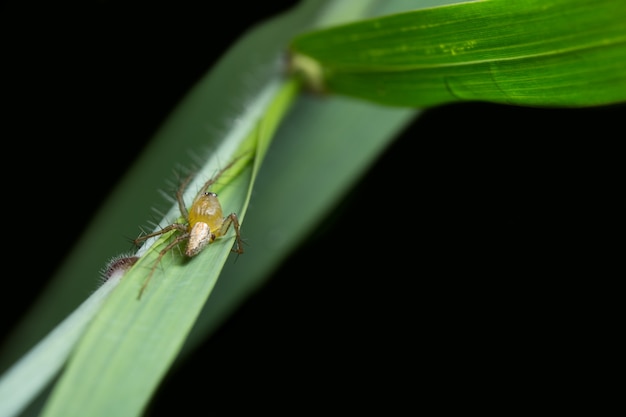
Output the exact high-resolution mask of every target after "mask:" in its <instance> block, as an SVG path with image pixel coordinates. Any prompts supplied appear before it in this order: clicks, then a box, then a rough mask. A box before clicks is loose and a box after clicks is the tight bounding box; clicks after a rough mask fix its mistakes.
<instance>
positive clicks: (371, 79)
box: [291, 0, 626, 107]
mask: <svg viewBox="0 0 626 417" xmlns="http://www.w3.org/2000/svg"><path fill="white" fill-rule="evenodd" d="M625 21H626V3H624V2H616V1H612V0H600V1H595V0H551V1H545V0H527V1H519V2H513V3H512V2H510V1H506V0H486V1H477V2H469V3H466V4H459V5H450V6H445V7H439V8H431V9H424V10H417V11H412V12H407V13H400V14H394V15H390V16H385V17H380V18H375V19H370V20H367V21H361V22H356V23H352V24H347V25H343V26H338V27H335V28H329V29H325V30H319V31H315V32H311V33H308V34H303V35H300V36H299V37H297V38H296V39H295V40H294V42H293V43H292V45H291V47H292V50H293V51H294V52H295V53H296V59H295V65H296V66H298V65H299V64H298V63H299V62H304V64H303V65H304V67H303V68H302V69H303V70H304V71H305V72H307V73H308V74H310V78H312V79H313V80H314V81H313V83H314V85H324V86H325V88H327V89H328V90H329V91H330V92H332V93H335V94H345V95H349V96H354V97H360V98H364V99H368V100H372V101H375V102H378V103H383V104H390V105H398V106H412V107H424V106H432V105H436V104H441V103H449V102H455V101H461V100H482V101H492V102H498V103H507V104H516V105H532V106H592V105H602V104H610V103H616V102H621V101H624V100H626V75H625V74H626V31H625V26H624V22H625ZM320 77H321V79H320Z"/></svg>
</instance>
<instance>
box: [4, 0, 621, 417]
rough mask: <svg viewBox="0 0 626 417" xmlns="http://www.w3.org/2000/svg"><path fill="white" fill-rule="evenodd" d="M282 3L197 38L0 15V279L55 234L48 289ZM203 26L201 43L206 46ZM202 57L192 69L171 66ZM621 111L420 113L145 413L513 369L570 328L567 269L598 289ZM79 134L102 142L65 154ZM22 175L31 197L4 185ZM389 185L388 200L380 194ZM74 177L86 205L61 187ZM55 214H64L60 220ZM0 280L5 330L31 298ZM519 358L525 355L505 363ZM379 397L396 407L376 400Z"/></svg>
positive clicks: (91, 10) (24, 12) (183, 7)
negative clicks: (396, 197) (112, 201)
mask: <svg viewBox="0 0 626 417" xmlns="http://www.w3.org/2000/svg"><path fill="white" fill-rule="evenodd" d="M255 4H257V3H255ZM294 4H296V2H295V1H292V2H286V1H282V2H259V3H258V4H257V5H256V6H251V5H246V9H245V10H242V7H241V6H240V5H238V4H235V3H233V4H228V3H223V4H220V6H219V9H218V10H219V16H220V18H219V21H220V26H219V27H217V26H215V25H207V24H206V16H207V14H208V13H211V14H212V15H215V14H216V13H218V11H210V12H209V11H208V10H206V9H207V7H204V8H203V7H199V6H198V5H197V4H196V3H193V2H177V3H176V4H175V5H174V4H173V3H172V4H171V5H168V6H155V5H154V4H148V3H146V4H139V3H137V2H107V1H101V2H92V3H85V4H79V5H74V4H72V5H70V4H59V3H54V4H52V2H50V3H45V4H38V5H35V4H33V3H29V4H26V3H23V2H15V1H14V2H4V4H3V6H2V9H0V10H2V12H1V13H0V14H1V15H2V17H0V19H1V22H2V25H1V26H2V29H1V30H2V44H3V46H2V54H3V59H2V62H3V65H2V67H3V68H2V101H3V110H2V112H3V117H2V125H3V126H2V132H3V133H2V135H3V141H2V142H3V145H4V151H3V161H4V163H3V164H2V174H3V175H2V177H3V179H4V187H3V192H4V195H5V198H4V199H3V201H4V202H5V204H4V205H3V206H4V208H3V210H4V216H3V217H4V219H5V233H4V235H5V236H6V237H5V239H6V241H5V245H4V259H5V263H6V265H7V266H8V267H11V266H13V265H16V264H17V265H19V264H20V263H25V262H29V259H30V256H29V255H30V254H31V253H32V251H36V250H37V246H38V245H37V236H40V234H41V233H53V234H55V242H56V243H55V246H54V247H52V248H49V250H48V249H47V250H46V251H47V252H49V253H50V255H49V256H50V258H49V261H48V262H47V263H46V264H45V265H42V266H41V267H42V268H43V269H44V273H43V274H42V275H43V276H50V275H51V274H52V273H53V271H54V269H55V268H56V267H57V266H58V263H59V262H60V261H61V260H62V259H63V258H64V256H65V254H66V253H67V252H68V251H69V250H70V249H71V247H72V243H73V242H74V240H75V239H76V238H77V237H78V236H79V235H80V233H81V231H82V230H83V229H84V228H85V227H86V225H87V222H88V221H89V219H90V218H91V215H92V213H93V212H94V211H95V210H96V209H97V207H98V206H99V204H100V203H101V201H102V200H103V199H105V198H106V195H107V190H110V189H111V188H112V187H113V186H114V185H115V183H116V182H117V180H118V179H119V178H120V177H121V176H122V175H123V173H124V171H125V169H126V168H127V167H128V166H129V165H130V164H132V162H133V160H134V158H135V157H136V156H137V155H138V154H139V153H140V152H141V149H142V147H143V146H144V144H145V143H146V142H147V141H148V140H149V139H150V137H151V136H152V134H153V133H154V132H155V130H156V129H157V128H158V126H159V124H160V123H161V121H162V120H163V118H165V117H166V116H167V114H168V113H169V112H170V111H171V110H172V108H173V107H174V106H175V105H176V103H177V101H178V100H179V99H181V98H182V96H183V95H184V94H185V92H186V91H187V90H188V89H189V88H190V87H191V86H192V85H193V83H194V82H195V81H196V80H197V79H198V78H199V77H200V76H201V75H202V74H204V73H205V72H206V71H207V70H208V69H209V68H210V67H211V65H212V64H213V63H214V62H215V61H216V60H217V59H219V57H220V55H221V54H222V53H223V52H224V51H225V50H226V49H227V48H228V47H229V46H230V45H231V44H232V42H233V41H234V40H235V39H236V38H237V37H238V36H239V35H240V34H241V33H243V31H244V30H245V29H246V28H249V27H250V26H251V25H252V24H254V23H257V22H259V21H261V20H262V19H264V18H266V17H271V16H273V15H275V14H276V13H278V12H280V11H282V10H286V9H287V8H288V7H290V6H291V5H294ZM250 7H252V8H250ZM254 7H256V8H254ZM242 13H243V15H242ZM216 32H219V33H220V36H219V42H217V41H215V40H212V41H211V42H210V43H207V42H205V40H204V39H203V36H204V35H206V36H207V37H209V36H210V35H211V34H213V33H216ZM200 48H203V49H205V50H206V54H204V55H202V56H199V55H198V54H197V53H188V51H194V50H198V49H200ZM155 86H158V88H155ZM625 114H626V108H625V107H624V106H623V105H618V106H608V107H603V108H595V109H577V110H565V109H532V108H518V107H512V106H501V105H493V104H485V103H464V104H455V105H448V106H441V107H438V108H434V109H430V110H428V111H426V112H425V113H424V114H423V115H422V117H420V118H419V119H418V120H416V121H415V122H414V123H413V124H412V125H411V126H409V127H408V128H407V129H406V131H404V132H403V134H402V135H401V136H400V137H399V138H398V140H397V141H396V142H395V143H394V145H393V146H392V147H391V148H390V149H389V150H388V152H386V153H385V155H383V156H382V157H381V159H380V161H378V163H377V164H376V165H375V166H374V167H372V169H371V171H370V172H369V173H368V175H367V176H366V177H365V178H364V179H363V181H361V183H360V185H359V186H358V187H357V188H356V189H355V190H354V191H353V192H352V193H351V194H350V195H348V196H346V199H345V201H344V203H343V204H342V205H341V207H339V208H337V210H336V211H335V212H334V214H333V216H331V217H330V218H329V219H328V221H327V222H325V224H324V225H321V226H320V228H319V231H318V233H316V235H315V236H313V237H312V238H311V239H310V240H309V241H308V242H307V243H306V244H305V245H304V246H303V247H302V248H301V250H299V251H298V252H297V253H296V254H295V255H294V256H292V257H291V258H290V259H289V261H288V262H287V263H286V264H285V265H284V267H283V268H282V269H281V270H280V271H278V273H277V274H276V275H275V277H274V278H273V279H272V280H271V282H270V283H269V285H268V286H267V287H266V288H265V289H263V290H262V291H260V292H259V293H258V294H256V295H255V296H254V297H253V298H252V299H251V300H250V302H249V303H247V304H246V305H245V306H244V307H243V308H242V309H241V310H240V311H239V312H238V313H237V314H235V316H234V317H233V318H232V319H231V320H229V322H228V323H227V324H226V325H225V326H224V327H223V328H222V329H220V331H219V332H218V333H217V334H216V336H215V337H214V338H212V339H211V340H210V341H208V342H207V343H206V344H205V345H203V346H202V347H201V348H200V349H199V350H198V351H197V352H196V353H195V354H194V355H193V358H192V359H193V360H190V361H189V362H188V365H187V366H184V367H182V368H180V369H177V370H176V371H175V372H173V374H172V375H171V376H170V377H169V378H168V379H166V381H165V383H164V384H163V386H162V388H161V389H160V390H159V393H158V395H157V397H156V401H155V403H154V405H153V407H151V408H150V414H151V415H166V414H168V415H169V414H170V412H171V407H175V409H176V410H177V412H179V413H184V414H187V413H189V412H191V411H190V410H193V409H195V408H196V407H206V404H207V403H208V404H210V406H209V407H210V408H211V411H212V414H229V415H230V414H232V413H234V412H237V411H244V410H246V409H248V408H249V407H255V409H256V410H258V411H261V410H266V411H289V410H291V407H292V405H291V404H294V403H295V404H298V407H304V408H307V409H308V408H309V407H320V409H323V408H324V407H326V406H328V405H329V404H330V403H331V402H332V401H339V402H340V403H341V404H344V405H351V404H354V406H355V407H356V406H357V405H358V407H362V405H363V404H364V403H368V404H369V403H372V404H373V405H376V404H377V403H378V402H379V401H381V402H385V407H392V406H393V404H394V403H396V402H397V403H399V404H405V405H406V404H407V401H408V402H410V399H411V398H412V395H414V392H413V391H412V389H413V388H411V387H412V385H411V384H408V385H407V384H405V383H401V381H406V380H407V378H408V380H410V381H416V383H417V384H419V385H420V386H423V385H427V386H429V387H430V388H429V389H430V390H432V392H437V394H435V395H440V394H441V392H438V391H437V389H436V388H435V387H440V386H442V385H443V386H448V384H449V381H448V379H447V378H446V376H447V375H449V374H453V375H455V378H456V379H457V380H458V381H459V382H460V383H464V382H466V381H465V378H470V376H471V375H476V374H480V372H481V371H480V369H481V365H480V364H481V363H484V362H488V363H493V360H494V359H493V358H498V359H495V360H496V361H498V360H500V359H501V360H502V361H504V362H506V363H507V364H508V365H507V366H508V367H509V368H508V369H509V371H510V370H511V369H517V370H520V369H523V368H524V366H528V367H532V366H533V364H532V361H531V360H530V359H528V358H533V357H536V356H535V355H536V352H537V351H538V349H539V348H538V346H539V345H542V346H544V347H545V346H546V345H550V341H553V340H554V338H555V334H560V333H561V332H563V331H567V329H570V328H572V327H573V326H574V324H575V323H577V324H579V325H580V324H581V322H584V319H583V318H582V316H581V315H579V313H576V312H572V310H570V309H568V308H567V307H568V306H570V305H572V306H574V305H577V306H580V303H589V302H590V300H589V299H588V298H584V297H582V298H581V297H580V294H581V292H580V291H581V289H582V288H583V287H584V286H585V285H586V284H585V283H586V282H588V281H581V278H580V276H581V275H583V276H585V277H586V280H590V279H591V277H593V276H597V275H598V269H600V270H602V269H604V268H606V265H607V264H610V263H611V262H613V260H614V259H615V258H616V256H617V253H619V252H618V249H617V246H616V245H615V244H611V242H612V241H613V239H617V238H618V237H619V236H620V230H621V226H622V221H621V212H622V211H623V206H624V204H623V203H624V201H623V185H622V181H621V177H622V176H623V169H622V158H621V142H622V141H623V139H624V128H623V126H624V121H623V120H624V116H625ZM85 132H89V135H90V137H92V138H93V141H94V143H102V142H103V139H105V138H106V141H109V142H111V141H114V142H113V143H114V144H113V145H111V146H110V147H108V148H97V149H94V148H92V147H85V148H84V149H78V150H76V148H75V147H74V146H70V145H67V143H71V142H82V141H83V140H84V137H83V136H84V134H85ZM407 166H411V167H416V168H415V169H414V170H413V169H412V170H411V174H412V175H411V177H408V176H407V174H408V172H407V169H406V168H405V167H407ZM77 172H79V173H81V175H79V176H78V177H79V180H78V181H79V183H76V181H77V179H76V178H77V175H76V173H77ZM415 172H417V175H415ZM39 173H45V174H44V175H42V178H41V186H39V187H37V189H35V190H24V189H23V187H22V185H21V184H22V181H23V180H24V179H25V178H27V177H32V176H35V177H37V176H39V175H40V174H39ZM407 182H408V183H410V184H411V186H410V187H408V188H409V189H410V191H409V192H408V193H407V195H406V199H405V200H404V201H403V202H402V204H401V205H397V203H395V204H393V205H392V204H390V203H388V200H387V198H386V196H385V195H384V194H381V193H380V192H379V190H383V189H388V188H390V185H391V187H393V184H397V185H398V186H399V188H402V189H406V184H407ZM86 184H88V188H89V189H94V190H100V191H99V192H98V193H94V194H91V193H88V192H80V193H77V190H83V189H84V187H85V186H86ZM66 204H72V205H74V206H75V207H76V212H75V216H74V220H73V222H72V224H59V222H58V221H55V219H58V218H63V216H62V215H61V213H63V212H64V210H65V208H63V207H62V206H63V205H66ZM382 240H384V241H392V242H395V244H394V245H385V247H388V248H389V249H388V250H389V253H388V254H387V256H381V255H377V256H374V255H372V256H369V255H368V254H369V251H370V250H372V253H374V251H373V248H374V247H376V244H377V242H378V241H382ZM376 249H377V250H379V249H380V248H379V247H377V248H376ZM346 258H348V259H353V260H354V262H352V263H349V264H346V262H345V259H346ZM416 259H418V260H419V267H418V268H416V267H415V264H416V262H415V260H416ZM302 265H307V269H308V268H310V269H311V270H312V271H316V274H317V272H321V273H323V274H326V275H327V278H328V282H329V283H332V288H333V294H332V295H329V294H328V288H327V286H324V285H320V283H319V276H318V275H315V276H311V277H310V278H300V279H298V280H297V281H294V280H293V279H290V278H291V277H292V276H293V275H294V274H295V272H296V271H301V270H302ZM46 270H47V272H48V273H45V272H46ZM398 272H400V273H399V274H398ZM585 272H589V273H585ZM296 275H297V274H296ZM346 276H349V277H350V278H348V279H346V278H345V277H346ZM339 277H341V279H339ZM355 283H357V284H359V285H358V286H357V287H358V288H360V290H358V291H357V292H355V290H354V288H355ZM5 285H7V286H8V288H10V293H11V302H10V303H5V307H4V308H3V313H4V314H5V315H7V316H8V317H9V318H12V317H14V316H15V315H16V311H19V310H20V309H22V311H25V309H26V308H27V307H28V303H29V302H30V300H32V299H33V293H34V292H36V291H37V288H36V283H34V282H32V281H31V282H10V283H6V284H5ZM5 288H6V287H5ZM3 293H4V291H3ZM320 299H322V300H323V302H322V303H321V305H320ZM570 303H571V304H570ZM564 305H565V307H564ZM5 310H6V311H5ZM9 321H11V320H9ZM529 335H530V337H528V336H529ZM524 336H526V337H524ZM540 341H541V342H540ZM520 349H522V350H524V351H525V352H527V353H528V354H527V355H526V356H524V358H521V359H519V360H518V361H516V362H515V363H513V364H511V362H509V361H508V358H509V356H510V355H517V354H518V353H519V350H520ZM548 351H549V349H548ZM544 352H545V350H544ZM216 358H217V360H216ZM494 368H495V367H490V370H489V373H491V374H492V375H494V377H497V376H498V375H499V373H498V371H496V370H495V369H494ZM470 379H471V378H470ZM194 381H199V382H198V383H195V382H194ZM390 386H393V387H395V389H396V394H395V395H396V396H397V398H396V399H395V400H393V401H391V400H389V399H388V397H385V400H381V399H380V392H379V391H378V390H379V389H381V388H383V391H384V390H385V389H388V388H389V387H390ZM350 392H357V393H358V395H354V394H351V393H350ZM296 410H297V409H296Z"/></svg>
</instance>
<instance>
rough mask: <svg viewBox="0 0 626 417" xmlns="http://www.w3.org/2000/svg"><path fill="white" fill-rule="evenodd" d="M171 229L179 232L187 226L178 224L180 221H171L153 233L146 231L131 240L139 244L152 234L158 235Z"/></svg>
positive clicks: (184, 230)
mask: <svg viewBox="0 0 626 417" xmlns="http://www.w3.org/2000/svg"><path fill="white" fill-rule="evenodd" d="M171 230H179V231H181V232H186V231H187V226H185V225H184V224H180V223H172V224H170V225H169V226H165V227H164V228H163V229H161V230H159V231H156V232H153V233H148V234H147V235H143V236H139V237H138V238H137V239H135V240H133V243H134V244H135V245H137V246H139V243H141V242H143V241H144V240H146V239H149V238H151V237H154V236H160V235H162V234H165V233H167V232H169V231H171Z"/></svg>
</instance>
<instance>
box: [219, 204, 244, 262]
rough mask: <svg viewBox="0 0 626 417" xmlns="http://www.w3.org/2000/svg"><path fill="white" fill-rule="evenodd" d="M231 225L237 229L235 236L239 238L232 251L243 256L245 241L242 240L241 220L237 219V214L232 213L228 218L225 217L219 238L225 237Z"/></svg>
mask: <svg viewBox="0 0 626 417" xmlns="http://www.w3.org/2000/svg"><path fill="white" fill-rule="evenodd" d="M231 225H232V226H233V228H234V229H235V235H236V238H237V239H236V242H235V245H234V246H233V248H232V249H231V250H232V251H233V252H237V253H238V254H240V255H241V254H242V253H243V240H242V239H241V233H239V218H237V215H236V214H235V213H230V214H229V215H228V216H226V217H224V222H223V223H222V227H221V228H220V230H219V233H218V236H224V235H225V234H226V232H228V229H229V228H230V226H231Z"/></svg>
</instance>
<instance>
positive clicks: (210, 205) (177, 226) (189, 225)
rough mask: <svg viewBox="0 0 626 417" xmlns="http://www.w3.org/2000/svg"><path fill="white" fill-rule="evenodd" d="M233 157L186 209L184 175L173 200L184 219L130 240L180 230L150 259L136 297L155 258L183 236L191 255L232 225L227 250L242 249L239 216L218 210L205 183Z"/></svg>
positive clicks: (160, 256)
mask: <svg viewBox="0 0 626 417" xmlns="http://www.w3.org/2000/svg"><path fill="white" fill-rule="evenodd" d="M237 159H239V158H236V159H235V160H234V161H232V162H231V163H230V164H228V165H226V166H225V167H224V168H222V169H221V170H220V171H219V172H218V173H217V174H216V175H215V176H214V177H213V178H211V179H210V180H208V181H207V182H206V183H204V185H203V186H202V188H201V189H200V191H199V192H198V195H197V196H196V198H195V199H194V201H193V203H192V204H191V207H190V208H189V210H187V207H186V206H185V202H184V200H183V192H184V191H185V188H186V187H187V185H188V184H189V181H190V180H191V176H189V177H187V179H186V180H185V181H183V183H182V184H181V186H180V188H179V189H178V191H177V192H176V200H177V201H178V208H179V210H180V214H181V216H182V217H183V218H184V219H185V222H184V223H172V224H170V225H169V226H166V227H164V228H162V229H161V230H159V231H158V232H153V233H149V234H146V235H143V236H139V237H138V238H137V239H135V240H134V243H135V245H139V243H141V242H143V241H145V240H146V239H149V238H151V237H154V236H160V235H162V234H164V233H167V232H169V231H172V230H177V231H179V232H180V234H179V235H178V236H176V238H175V239H174V240H173V241H172V242H171V243H169V244H168V245H167V246H166V247H165V248H163V249H162V250H161V251H160V252H159V255H158V256H157V259H156V261H155V262H154V266H153V267H152V269H151V270H150V273H149V275H148V277H147V278H146V279H145V281H144V282H143V284H142V286H141V289H140V290H139V295H138V296H137V299H140V298H141V296H142V295H143V292H144V291H145V289H146V287H147V286H148V283H149V282H150V279H151V278H152V275H153V274H154V271H155V270H156V268H157V266H158V264H159V262H161V259H163V257H164V256H165V255H166V254H167V252H169V251H170V250H171V249H172V248H174V247H175V246H176V245H178V244H179V243H181V242H183V241H185V240H186V241H187V246H186V247H185V255H186V256H188V257H190V258H191V257H193V256H196V255H197V254H198V253H200V252H201V251H202V250H203V249H204V248H205V247H207V246H208V245H209V244H210V243H213V242H214V241H215V239H217V238H220V237H222V236H224V235H225V234H226V233H227V232H228V229H230V227H231V226H233V228H234V229H235V235H236V241H235V245H234V246H233V248H232V249H231V250H232V251H233V252H236V253H238V254H242V253H243V241H242V239H241V234H240V233H239V219H238V218H237V215H236V214H235V213H230V214H229V215H228V216H224V215H223V213H222V205H221V204H220V202H219V200H218V198H217V194H215V193H213V192H210V191H208V189H209V187H210V186H211V185H212V184H214V183H215V181H217V180H218V178H219V177H220V176H221V175H222V174H223V173H224V172H225V171H226V170H228V169H229V168H230V167H231V166H233V164H234V163H235V162H236V161H237Z"/></svg>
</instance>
